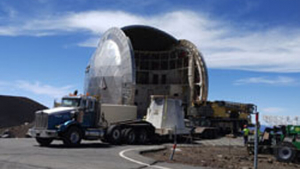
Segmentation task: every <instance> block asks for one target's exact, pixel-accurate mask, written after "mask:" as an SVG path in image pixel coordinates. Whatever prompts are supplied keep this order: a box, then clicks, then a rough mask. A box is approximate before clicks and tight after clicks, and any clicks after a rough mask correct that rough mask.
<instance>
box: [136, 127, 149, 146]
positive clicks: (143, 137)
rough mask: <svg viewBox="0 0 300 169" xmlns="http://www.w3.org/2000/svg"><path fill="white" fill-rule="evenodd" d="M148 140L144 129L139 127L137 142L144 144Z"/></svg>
mask: <svg viewBox="0 0 300 169" xmlns="http://www.w3.org/2000/svg"><path fill="white" fill-rule="evenodd" d="M147 141H148V132H147V130H145V129H141V130H140V132H139V135H138V143H139V144H145V143H147Z"/></svg>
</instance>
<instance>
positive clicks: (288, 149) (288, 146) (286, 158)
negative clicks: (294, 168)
mask: <svg viewBox="0 0 300 169" xmlns="http://www.w3.org/2000/svg"><path fill="white" fill-rule="evenodd" d="M296 154H297V151H296V147H295V146H294V145H293V144H292V143H289V142H283V143H281V144H280V145H279V146H278V148H276V150H275V155H276V158H277V160H278V161H281V162H291V161H293V160H294V159H295V157H296Z"/></svg>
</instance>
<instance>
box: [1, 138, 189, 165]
mask: <svg viewBox="0 0 300 169" xmlns="http://www.w3.org/2000/svg"><path fill="white" fill-rule="evenodd" d="M137 148H138V149H140V148H145V146H110V145H108V144H103V143H100V141H93V142H83V144H82V146H80V147H77V148H67V147H64V146H63V145H62V143H61V142H60V141H55V142H53V145H52V146H51V147H40V146H38V144H37V143H36V142H35V140H34V139H0V168H1V169H11V168H22V169H70V168H71V169H94V168H95V169H96V168H97V169H101V168H104V169H116V168H124V169H126V168H130V169H135V168H136V169H138V168H146V169H149V168H155V169H170V168H172V169H176V168H193V167H186V166H182V165H178V164H167V163H156V164H153V165H148V164H151V163H153V162H154V161H153V160H149V159H147V158H143V157H141V156H138V155H136V154H137V153H134V151H131V149H137ZM146 148H147V146H146ZM148 148H149V146H148ZM121 154H122V155H123V156H125V157H127V159H126V158H124V157H121V156H120V155H121Z"/></svg>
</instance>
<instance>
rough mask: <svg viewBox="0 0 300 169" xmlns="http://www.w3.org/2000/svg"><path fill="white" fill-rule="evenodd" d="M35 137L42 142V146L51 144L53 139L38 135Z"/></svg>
mask: <svg viewBox="0 0 300 169" xmlns="http://www.w3.org/2000/svg"><path fill="white" fill-rule="evenodd" d="M35 139H36V141H37V142H38V143H39V144H40V146H49V145H50V144H51V142H52V141H53V139H52V138H41V137H36V138H35Z"/></svg>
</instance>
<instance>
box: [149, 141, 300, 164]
mask: <svg viewBox="0 0 300 169" xmlns="http://www.w3.org/2000/svg"><path fill="white" fill-rule="evenodd" d="M176 150H177V151H176V152H175V156H174V159H173V161H170V160H169V157H170V153H171V151H172V147H170V146H169V147H168V148H167V149H166V150H163V151H158V152H149V153H145V154H143V155H144V156H147V157H150V158H154V159H156V160H158V161H165V162H169V163H182V164H188V165H193V166H203V167H211V168H224V169H252V168H253V167H252V166H253V156H249V155H248V153H247V150H246V148H245V147H243V146H208V145H200V146H199V145H195V146H184V147H178V148H177V149H176ZM258 168H259V169H283V168H284V169H295V168H300V164H299V163H297V164H295V163H280V162H277V161H276V159H275V158H274V157H273V156H272V155H259V158H258Z"/></svg>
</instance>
